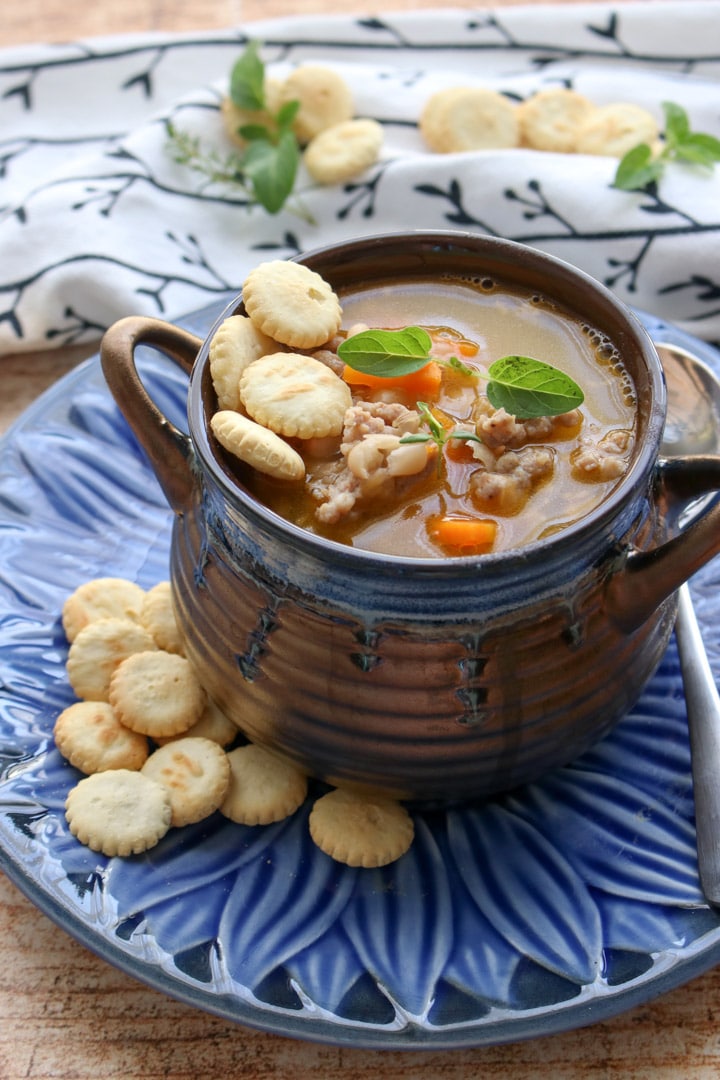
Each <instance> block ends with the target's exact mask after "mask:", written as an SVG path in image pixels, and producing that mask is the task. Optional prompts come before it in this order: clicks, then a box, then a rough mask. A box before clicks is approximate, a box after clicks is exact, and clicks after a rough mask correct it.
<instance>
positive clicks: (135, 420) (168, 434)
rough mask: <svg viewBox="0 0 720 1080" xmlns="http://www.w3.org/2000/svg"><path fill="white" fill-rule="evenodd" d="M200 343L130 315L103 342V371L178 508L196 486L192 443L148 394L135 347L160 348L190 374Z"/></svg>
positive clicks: (167, 326)
mask: <svg viewBox="0 0 720 1080" xmlns="http://www.w3.org/2000/svg"><path fill="white" fill-rule="evenodd" d="M201 344H202V342H201V341H200V338H198V337H196V336H195V335H194V334H191V333H189V332H188V331H187V330H182V329H181V328H180V327H177V326H173V325H172V324H171V323H166V322H163V321H162V320H160V319H153V318H150V317H147V316H142V315H131V316H128V317H127V318H125V319H120V320H119V321H118V322H116V323H114V324H113V325H112V326H111V327H110V328H109V329H108V330H107V331H106V332H105V335H104V337H103V340H102V344H101V347H100V359H101V362H102V369H103V374H104V375H105V380H106V382H107V384H108V387H109V388H110V392H111V393H112V395H113V397H114V398H115V401H116V402H117V404H118V406H119V408H120V411H121V412H122V414H123V416H124V417H125V419H126V420H127V422H128V424H129V425H130V427H131V428H132V430H133V433H134V435H135V437H136V438H137V440H138V442H139V443H140V445H141V446H142V448H143V450H144V451H145V453H146V454H147V455H148V457H149V459H150V463H151V465H152V468H153V471H154V472H155V475H156V476H157V478H158V481H159V482H160V486H161V487H162V489H163V491H164V493H165V497H166V498H167V500H168V502H169V503H170V506H171V507H172V508H173V510H175V511H176V512H177V513H182V511H183V510H185V509H187V507H188V506H189V505H190V501H191V497H192V492H193V489H194V486H195V479H194V474H193V468H192V461H193V449H192V443H191V441H190V439H189V437H188V436H187V435H186V434H185V433H184V432H182V431H180V430H179V428H177V427H175V425H174V424H172V423H171V422H170V420H168V418H167V417H166V416H165V414H164V413H163V412H162V410H161V409H160V408H158V406H157V405H156V404H155V402H154V401H153V400H152V398H151V397H150V395H149V394H148V392H147V390H146V389H145V386H144V385H143V383H142V380H141V378H140V375H139V373H138V370H137V366H136V364H135V350H136V348H137V347H138V345H149V346H152V347H153V348H156V349H159V350H160V352H163V353H165V355H166V356H168V357H169V358H170V359H171V360H173V361H174V362H175V363H176V364H178V365H179V366H180V367H181V368H182V369H183V370H184V371H186V372H187V373H188V374H190V371H191V370H192V366H193V364H194V362H195V358H196V356H197V354H198V352H199V350H200V346H201Z"/></svg>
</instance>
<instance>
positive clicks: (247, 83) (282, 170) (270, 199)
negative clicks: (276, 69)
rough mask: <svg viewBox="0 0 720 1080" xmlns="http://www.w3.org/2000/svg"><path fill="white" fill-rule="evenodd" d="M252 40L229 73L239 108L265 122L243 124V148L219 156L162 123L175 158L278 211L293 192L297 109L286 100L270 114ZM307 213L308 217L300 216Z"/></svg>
mask: <svg viewBox="0 0 720 1080" xmlns="http://www.w3.org/2000/svg"><path fill="white" fill-rule="evenodd" d="M258 49H259V46H258V43H257V42H254V41H251V42H250V43H249V44H248V45H247V47H246V49H245V51H244V52H243V54H242V55H241V56H240V58H239V59H238V60H237V61H236V62H235V64H234V65H233V68H232V70H231V72H230V87H229V94H230V99H231V101H232V102H233V104H235V105H237V106H238V108H240V109H246V110H249V111H252V112H258V113H259V114H262V113H263V112H265V113H266V114H267V116H268V120H269V122H267V123H265V122H263V121H259V122H257V123H253V124H245V125H242V126H241V127H240V128H239V131H238V134H239V135H241V136H242V138H243V139H244V140H245V142H246V144H247V145H246V147H245V148H244V150H242V151H241V152H238V153H233V154H230V155H228V156H227V157H226V158H222V157H220V156H218V155H217V154H215V153H212V152H209V153H208V152H207V151H205V150H204V149H203V147H202V145H201V143H200V140H199V139H196V138H194V137H193V136H190V135H188V134H186V133H184V132H182V131H179V130H178V129H177V128H176V127H175V125H174V124H172V123H168V124H167V132H168V148H169V151H170V153H171V154H172V156H173V158H174V160H175V161H177V162H178V163H179V164H181V165H186V166H188V167H189V168H191V169H194V170H195V172H199V173H201V174H202V175H204V176H205V177H207V179H208V181H209V182H211V183H228V184H234V185H236V186H238V187H240V188H242V189H243V190H244V191H245V192H246V193H247V195H248V199H249V201H251V202H256V203H259V204H260V205H261V206H262V207H263V208H264V209H265V210H267V211H268V213H269V214H277V213H278V212H279V211H280V210H282V208H283V207H284V206H285V204H286V203H287V201H288V199H289V198H290V196H291V195H292V193H293V189H294V187H295V180H296V178H297V172H298V167H299V164H300V156H301V151H300V146H299V143H298V140H297V138H296V136H295V133H294V131H293V121H294V119H295V117H296V115H297V111H298V109H299V108H300V103H299V102H298V101H289V102H286V103H285V104H284V105H282V106H281V107H280V109H279V110H278V111H277V112H276V113H269V112H268V110H267V100H266V95H265V65H264V64H263V62H262V60H261V59H260V55H259V52H258ZM303 216H307V215H303Z"/></svg>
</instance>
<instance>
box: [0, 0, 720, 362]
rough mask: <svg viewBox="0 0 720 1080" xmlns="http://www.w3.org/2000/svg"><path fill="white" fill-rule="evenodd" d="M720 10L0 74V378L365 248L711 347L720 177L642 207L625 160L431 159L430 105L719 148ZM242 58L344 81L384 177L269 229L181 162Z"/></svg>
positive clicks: (648, 199)
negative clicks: (468, 96) (593, 109)
mask: <svg viewBox="0 0 720 1080" xmlns="http://www.w3.org/2000/svg"><path fill="white" fill-rule="evenodd" d="M719 28H720V3H717V2H715V0H697V2H696V0H682V3H681V2H680V0H671V2H666V0H657V2H654V3H652V4H648V3H643V2H637V3H636V2H629V3H621V4H618V5H617V6H614V5H612V4H602V3H592V4H573V5H559V6H556V7H554V6H552V5H533V6H527V7H524V6H519V7H509V8H504V9H502V10H497V11H494V10H493V9H492V8H478V9H476V10H459V9H453V8H448V9H444V10H442V11H439V10H437V11H418V12H413V13H410V12H406V13H397V14H388V15H387V16H381V15H378V16H376V17H362V16H352V15H342V16H336V17H332V18H328V17H301V18H292V19H284V20H282V21H280V20H273V21H264V22H257V23H252V24H247V25H244V26H238V27H235V28H229V29H227V30H226V31H220V32H212V33H211V32H207V33H202V34H198V33H195V34H191V35H188V34H149V35H148V34H143V35H135V36H122V37H109V38H102V39H100V38H97V39H91V40H85V41H78V42H73V43H68V44H63V45H60V44H47V45H43V44H37V45H23V46H19V47H14V48H8V49H3V50H0V354H3V353H4V354H7V353H14V352H21V351H32V350H37V349H47V348H50V347H53V346H63V345H69V344H78V343H81V342H82V343H85V342H87V343H91V342H93V341H94V340H96V339H99V337H100V336H101V334H102V332H103V331H104V329H105V328H106V327H107V326H108V325H110V324H111V323H112V322H113V321H114V320H115V319H117V318H120V317H122V316H124V315H128V314H148V315H157V316H158V317H160V318H163V319H169V320H174V319H177V318H181V317H182V316H183V315H184V314H186V313H188V312H190V311H193V310H195V309H197V308H201V307H204V306H205V305H208V304H211V303H214V302H216V301H217V300H219V299H225V298H226V297H227V296H228V294H229V293H231V292H234V291H237V290H238V289H239V288H240V286H241V285H242V281H243V278H244V276H245V274H246V273H247V272H248V270H249V269H250V268H251V267H252V266H254V265H255V264H257V263H258V262H260V261H262V260H263V259H267V258H285V257H289V256H292V255H294V254H296V253H298V252H300V251H305V250H309V249H312V248H314V247H319V246H322V245H325V244H327V243H330V242H333V241H337V240H342V239H345V238H350V237H357V236H360V235H368V234H375V233H383V232H397V231H401V230H403V229H415V228H423V229H461V230H469V231H473V232H481V233H489V234H492V235H495V236H500V237H505V238H509V239H512V240H517V241H521V242H523V243H526V244H528V245H531V246H533V247H536V248H540V249H542V250H544V251H547V252H549V253H551V254H553V255H555V256H559V257H560V258H562V259H564V260H566V261H568V262H570V263H573V264H575V265H576V266H579V267H580V268H582V269H583V270H585V271H587V272H588V273H590V274H591V275H593V276H594V277H596V278H597V279H598V280H600V281H601V282H603V283H604V284H606V285H607V286H609V287H610V288H611V289H612V290H613V291H614V292H615V293H616V294H617V295H618V296H619V297H620V299H622V300H623V301H625V302H626V303H628V304H630V305H632V306H633V307H636V308H638V309H640V310H642V311H647V312H650V313H652V314H654V315H658V316H660V317H661V318H663V319H666V320H668V321H671V322H673V323H675V324H677V325H678V326H680V327H681V328H682V329H684V330H686V331H688V332H690V333H692V334H694V335H695V336H697V337H700V338H704V339H705V340H708V341H715V342H716V341H718V340H720V165H718V166H717V167H716V168H714V169H713V168H703V167H700V166H695V165H689V164H683V163H679V162H672V163H670V164H669V165H668V166H667V167H666V168H665V170H664V172H663V174H662V176H661V177H660V179H659V180H658V181H657V182H653V183H650V184H647V185H645V186H644V187H643V188H642V189H640V190H633V191H626V190H620V189H619V188H617V187H615V186H614V185H613V181H614V177H615V171H616V168H617V159H615V158H612V157H606V156H595V155H591V154H582V153H573V154H568V153H556V152H545V151H538V150H534V149H528V148H522V147H513V148H511V149H486V150H475V151H469V152H460V153H457V152H455V153H436V152H433V151H432V150H430V149H429V148H428V147H427V145H426V143H425V142H424V140H423V137H422V134H421V132H420V130H419V127H418V120H419V117H420V115H421V112H422V109H423V107H424V105H425V103H426V102H427V100H428V99H429V97H430V96H431V95H432V94H434V93H435V92H436V91H438V90H440V89H442V88H444V87H450V86H458V85H463V86H471V85H477V86H483V87H488V88H491V89H493V90H496V91H498V92H499V93H501V94H502V95H504V96H505V97H506V98H507V99H508V100H510V101H513V102H517V103H520V102H522V101H524V100H526V99H527V98H529V97H530V96H532V95H534V94H536V93H537V92H539V91H541V90H545V89H549V88H553V87H565V88H570V89H573V90H576V91H578V92H580V93H581V94H583V95H585V96H586V97H587V98H589V99H590V100H591V101H592V102H593V103H596V104H598V105H605V104H608V103H612V102H617V101H624V102H632V103H635V104H637V105H640V106H643V107H644V108H645V109H647V110H649V111H650V112H651V113H653V114H654V115H655V116H656V117H657V120H658V124H659V125H660V126H661V130H662V124H663V115H664V114H663V103H664V102H672V103H675V104H676V105H679V106H681V107H682V109H684V110H685V112H686V113H687V116H688V118H689V121H690V124H691V126H692V130H693V131H696V132H702V133H707V134H710V135H713V136H715V137H716V138H717V137H720V92H719V89H720V88H719V83H720V29H719ZM249 41H253V42H257V43H258V44H259V46H260V55H261V57H262V60H263V63H264V65H265V73H266V75H267V76H271V77H276V76H277V77H278V78H282V77H284V76H286V75H287V74H288V73H289V72H290V71H292V70H293V68H295V67H296V66H297V65H300V64H303V63H309V62H312V63H319V64H322V65H325V66H328V67H331V68H334V69H335V70H336V71H337V72H338V73H339V74H341V75H342V77H343V78H344V80H345V81H346V83H347V84H348V85H349V87H350V89H351V91H352V94H353V99H354V113H355V115H356V116H358V117H369V118H374V119H375V120H377V121H379V123H380V124H381V126H382V131H383V145H382V150H381V153H380V157H379V159H378V160H377V161H376V163H375V164H374V165H372V166H371V167H370V168H368V169H366V170H365V171H364V172H362V173H361V174H359V175H358V176H356V177H354V178H353V179H352V180H350V181H346V182H344V183H338V184H334V185H331V186H319V185H317V184H316V183H315V182H314V181H313V180H312V179H311V177H310V176H309V175H308V174H307V173H306V172H304V171H303V170H302V169H301V171H300V174H299V176H298V179H297V183H296V188H295V194H294V196H293V197H292V199H290V200H288V202H287V203H286V204H285V206H284V208H283V209H281V210H280V211H279V212H278V213H274V214H270V213H268V212H267V211H266V210H264V209H263V208H262V207H261V206H259V205H258V204H257V203H255V204H254V205H253V204H251V203H249V201H248V198H247V193H246V191H244V190H243V189H242V188H240V187H239V186H238V185H233V184H232V183H228V182H225V181H222V180H218V181H212V180H210V179H208V178H207V177H204V176H201V175H200V174H199V173H198V172H196V171H194V170H193V169H191V168H189V167H188V166H187V165H186V164H180V163H178V161H177V160H176V155H173V153H172V152H171V148H170V147H169V140H168V122H170V124H171V125H172V127H173V128H174V129H175V130H176V131H182V132H184V133H186V134H187V136H188V137H190V138H192V139H196V140H198V142H199V143H200V144H202V146H203V148H204V152H207V153H208V154H209V155H215V156H216V158H217V159H218V160H222V159H223V157H225V156H227V154H228V153H229V152H230V151H231V150H232V146H231V144H230V142H229V139H228V136H227V133H226V130H225V127H224V125H223V122H222V116H221V112H220V105H221V101H222V99H223V96H224V95H225V94H226V93H227V90H228V81H229V74H230V71H231V69H232V67H233V64H234V63H235V61H236V60H237V59H238V58H239V56H240V55H241V54H242V53H243V51H244V49H245V48H246V46H247V44H248V42H249Z"/></svg>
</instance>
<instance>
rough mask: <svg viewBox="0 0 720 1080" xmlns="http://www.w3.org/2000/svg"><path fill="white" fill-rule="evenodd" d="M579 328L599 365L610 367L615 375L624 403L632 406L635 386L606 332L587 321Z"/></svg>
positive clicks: (634, 399) (634, 402) (634, 401)
mask: <svg viewBox="0 0 720 1080" xmlns="http://www.w3.org/2000/svg"><path fill="white" fill-rule="evenodd" d="M581 329H582V332H583V334H585V335H586V337H587V338H588V340H589V342H590V346H591V348H592V350H593V353H594V354H595V357H596V359H597V362H598V364H599V366H600V367H607V368H610V370H611V371H612V372H613V373H614V374H615V375H617V377H618V383H619V388H620V393H621V396H622V399H623V401H624V403H625V404H626V405H628V406H629V407H630V408H632V407H634V405H635V404H636V401H637V398H636V395H635V387H634V385H633V381H632V379H631V378H630V375H629V374H628V371H627V369H626V367H625V365H624V363H623V361H622V357H621V356H620V353H619V352H618V350H617V348H616V347H615V345H614V344H613V342H612V341H611V340H610V338H609V337H607V335H606V334H603V332H602V331H601V330H598V329H596V327H594V326H589V325H588V324H587V323H585V324H583V326H582V327H581Z"/></svg>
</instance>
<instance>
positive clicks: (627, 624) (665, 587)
mask: <svg viewBox="0 0 720 1080" xmlns="http://www.w3.org/2000/svg"><path fill="white" fill-rule="evenodd" d="M658 482H659V484H660V486H661V488H662V489H664V493H665V496H666V497H667V498H669V499H670V500H671V501H672V502H673V503H674V504H680V505H682V504H685V505H689V504H690V503H691V502H692V501H693V500H695V499H697V498H699V497H700V496H702V495H708V494H710V493H711V492H713V491H720V456H715V455H697V456H688V457H679V458H669V459H667V460H665V461H661V462H660V464H659V468H658ZM718 554H720V503H718V504H716V505H714V506H713V507H711V508H710V510H707V511H705V512H704V513H701V514H699V515H698V516H697V517H695V518H693V519H692V521H691V522H690V524H688V525H687V526H686V527H685V528H684V529H683V530H682V531H681V532H679V533H678V534H677V535H676V536H673V537H672V539H670V540H667V541H666V542H665V543H664V544H660V545H659V546H658V547H656V548H651V549H650V550H647V551H645V550H636V549H631V550H630V551H629V552H628V553H627V554H626V555H625V556H624V561H623V563H622V565H621V566H620V567H618V568H616V570H615V572H614V574H613V575H612V577H611V578H610V580H609V581H608V584H607V586H606V590H605V609H606V611H607V613H608V615H609V616H610V618H612V619H613V621H614V622H615V623H617V625H619V626H621V627H622V628H623V630H626V631H632V630H635V629H636V628H637V627H638V626H640V625H642V623H644V622H645V620H646V619H648V618H649V617H650V615H652V613H653V611H655V610H656V609H657V608H658V607H659V606H660V604H661V603H662V602H663V601H664V600H667V598H668V597H669V596H671V595H672V594H673V593H674V592H676V590H677V589H679V588H680V586H681V585H683V584H684V583H685V582H686V581H687V580H688V579H689V578H690V577H692V575H693V574H694V573H695V572H696V571H697V570H700V569H701V568H702V567H703V566H704V565H705V563H707V562H709V561H710V559H712V558H713V556H714V555H718Z"/></svg>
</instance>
